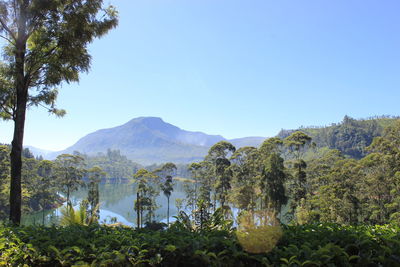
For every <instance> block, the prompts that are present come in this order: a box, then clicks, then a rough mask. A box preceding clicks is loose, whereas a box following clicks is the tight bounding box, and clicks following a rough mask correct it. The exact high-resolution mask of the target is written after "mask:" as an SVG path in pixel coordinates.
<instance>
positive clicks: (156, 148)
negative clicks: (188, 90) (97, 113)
mask: <svg viewBox="0 0 400 267" xmlns="http://www.w3.org/2000/svg"><path fill="white" fill-rule="evenodd" d="M222 140H226V139H225V138H224V137H222V136H220V135H208V134H205V133H202V132H192V131H185V130H183V129H181V128H179V127H177V126H174V125H172V124H170V123H167V122H165V121H164V120H163V119H161V118H159V117H138V118H134V119H132V120H130V121H129V122H127V123H125V124H123V125H120V126H116V127H113V128H108V129H102V130H98V131H96V132H93V133H90V134H88V135H86V136H84V137H83V138H81V139H80V140H79V141H78V142H77V143H76V144H74V145H73V146H71V147H69V148H67V149H66V150H64V151H60V152H56V153H57V154H60V153H72V152H73V151H80V152H81V153H87V154H96V153H98V152H105V151H107V149H118V150H120V151H121V153H122V154H124V155H126V156H127V157H128V158H130V159H132V160H134V161H136V162H139V163H144V164H151V163H160V162H176V163H188V162H193V161H197V160H201V159H202V158H203V157H204V156H205V155H206V154H207V151H208V149H209V147H211V146H212V145H214V144H215V143H217V142H219V141H222ZM240 143H245V142H243V141H242V142H240ZM56 153H55V154H56Z"/></svg>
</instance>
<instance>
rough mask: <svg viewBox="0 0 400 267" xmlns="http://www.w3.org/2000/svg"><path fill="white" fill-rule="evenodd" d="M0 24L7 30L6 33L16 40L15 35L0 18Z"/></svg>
mask: <svg viewBox="0 0 400 267" xmlns="http://www.w3.org/2000/svg"><path fill="white" fill-rule="evenodd" d="M0 24H1V26H2V27H3V29H4V30H6V31H7V32H8V34H9V35H10V36H11V37H12V38H13V39H14V41H17V38H16V37H15V35H14V33H13V32H12V31H11V30H10V28H8V26H7V24H6V23H5V22H4V21H3V19H2V18H0Z"/></svg>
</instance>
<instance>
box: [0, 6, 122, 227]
mask: <svg viewBox="0 0 400 267" xmlns="http://www.w3.org/2000/svg"><path fill="white" fill-rule="evenodd" d="M116 25H117V12H116V11H115V9H114V8H113V7H111V6H110V7H108V8H105V7H104V6H103V1H102V0H61V1H53V0H1V1H0V34H1V38H3V39H4V40H6V42H7V45H6V46H5V47H4V53H5V60H4V62H3V64H2V65H3V67H2V70H1V71H0V74H1V76H5V77H2V78H1V80H7V83H6V85H9V86H8V87H7V88H2V89H1V90H0V92H1V97H0V98H1V99H2V101H3V102H2V103H1V106H2V110H1V111H0V112H1V113H0V114H2V115H4V116H3V117H5V118H8V119H12V120H13V121H14V135H13V141H12V149H11V185H10V220H11V221H12V222H13V223H14V224H19V223H20V220H21V168H22V159H21V153H22V149H23V138H24V129H25V116H26V110H27V107H28V106H38V105H41V106H47V108H48V110H49V112H51V113H54V114H56V115H63V114H64V113H65V112H64V111H62V110H58V109H57V108H56V106H55V102H56V99H57V94H58V90H57V89H56V87H58V86H60V85H61V84H62V83H63V82H67V83H70V82H76V81H78V80H79V73H80V72H87V71H88V70H89V67H90V62H91V57H90V55H89V51H88V49H87V45H88V44H89V43H91V42H92V41H93V40H94V38H99V37H101V36H103V35H104V34H106V33H107V32H108V31H109V30H110V29H112V28H114V27H115V26H116ZM33 89H34V90H33ZM4 91H5V92H4Z"/></svg>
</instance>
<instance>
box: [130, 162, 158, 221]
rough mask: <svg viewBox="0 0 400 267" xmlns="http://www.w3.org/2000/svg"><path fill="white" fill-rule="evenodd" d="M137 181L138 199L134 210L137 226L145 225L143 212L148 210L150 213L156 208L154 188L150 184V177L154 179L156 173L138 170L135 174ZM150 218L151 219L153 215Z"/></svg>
mask: <svg viewBox="0 0 400 267" xmlns="http://www.w3.org/2000/svg"><path fill="white" fill-rule="evenodd" d="M133 177H134V178H135V183H136V200H135V203H134V210H135V211H136V220H137V222H136V223H137V228H142V226H143V221H144V220H143V212H144V211H145V210H148V211H149V212H150V214H151V213H152V212H153V209H155V207H156V204H155V200H154V196H155V194H156V193H155V192H154V188H151V186H150V185H149V179H154V178H155V175H154V174H153V173H151V172H149V171H148V170H146V169H140V170H138V171H137V172H136V173H135V174H134V176H133ZM148 217H150V218H149V220H150V221H151V215H150V216H148Z"/></svg>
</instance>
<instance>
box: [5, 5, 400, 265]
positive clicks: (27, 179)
mask: <svg viewBox="0 0 400 267" xmlns="http://www.w3.org/2000/svg"><path fill="white" fill-rule="evenodd" d="M103 2H104V1H102V0H60V1H52V0H16V1H11V0H0V38H1V40H2V41H1V45H2V60H1V62H0V118H1V119H2V120H4V121H8V122H10V123H12V125H13V131H12V141H11V142H10V143H9V144H3V145H0V266H309V267H311V266H400V242H399V240H400V120H399V118H398V117H390V116H389V117H379V118H372V119H366V120H356V119H353V118H351V117H348V116H346V117H345V118H344V119H343V121H342V122H341V123H339V124H333V125H330V126H328V127H301V128H299V129H296V130H282V131H281V132H280V133H279V134H278V135H277V136H275V137H272V138H268V139H266V140H265V141H264V142H263V143H262V145H261V146H260V147H240V148H236V147H235V146H234V145H232V144H231V143H229V142H228V141H220V142H217V143H216V144H214V145H213V146H211V148H210V149H209V151H208V154H207V155H206V156H205V157H204V159H202V160H201V161H198V162H193V163H191V164H189V165H184V164H179V165H176V164H174V163H173V162H166V163H163V164H159V165H156V164H154V165H151V166H141V165H140V164H137V163H134V162H132V161H131V160H129V159H128V158H127V157H126V156H125V155H122V154H121V153H120V151H118V150H112V149H109V150H107V151H104V152H103V153H99V154H97V155H85V154H82V153H80V152H78V151H77V152H73V153H72V154H61V155H59V156H58V157H57V158H56V159H55V160H52V161H50V160H45V159H43V158H42V157H40V156H39V157H35V156H34V155H33V154H32V153H31V152H30V151H29V149H26V148H24V136H25V135H26V133H28V131H25V130H26V129H25V128H26V120H27V119H29V118H30V117H28V116H27V113H28V112H29V111H30V109H31V108H36V107H40V108H44V109H45V110H46V111H48V112H49V114H53V115H55V116H58V117H63V116H64V115H65V114H66V111H65V110H63V109H60V108H58V106H57V97H58V95H59V90H60V88H62V87H63V86H66V85H69V84H70V83H77V82H79V81H80V76H81V73H87V72H89V70H90V68H91V63H92V56H91V54H90V52H91V51H92V50H91V49H92V48H93V47H90V46H89V45H90V44H92V43H93V42H94V40H96V39H98V38H100V37H103V36H105V35H106V34H107V33H108V32H109V31H111V30H112V29H114V28H116V27H117V25H118V23H119V17H118V16H119V13H118V11H117V10H116V8H115V7H114V6H112V5H106V4H104V3H103ZM149 13H151V12H149ZM188 17H189V16H188ZM235 18H236V16H235ZM168 27H169V26H167V27H166V28H168ZM156 28H157V27H156ZM154 35H156V34H154ZM167 35H168V34H167ZM124 37H127V36H124ZM274 38H275V37H274ZM240 39H242V37H241V38H240ZM125 42H126V41H125ZM128 42H130V41H128ZM131 43H132V42H130V44H131ZM146 46H147V44H144V45H143V46H142V47H143V48H145V47H146ZM172 46H173V45H171V47H172ZM263 49H264V48H263ZM116 50H118V49H114V52H116ZM249 50H250V49H249ZM107 52H108V51H107ZM129 52H132V51H129ZM103 53H104V52H103ZM125 56H126V55H125ZM153 56H154V55H153ZM257 57H258V56H257ZM156 58H159V56H158V55H156ZM150 65H151V64H150ZM107 67H108V69H110V68H109V66H107ZM152 67H153V66H151V69H152ZM117 72H118V74H119V75H120V73H119V72H120V70H118V71H117ZM210 72H212V71H210ZM107 75H108V72H107ZM160 76H162V75H160ZM227 76H231V75H227ZM272 76H273V75H272ZM272 76H271V77H272ZM285 76H286V75H285ZM154 77H158V76H157V75H156V76H153V81H154V80H157V79H158V78H157V79H154ZM313 77H314V76H313ZM154 82H155V81H154ZM246 84H248V83H246ZM260 87H262V86H260ZM111 89H113V90H114V88H113V87H112V88H111ZM97 92H98V91H96V93H97ZM94 94H95V93H94V92H93V95H94ZM110 95H111V94H110ZM117 95H119V96H120V97H121V95H120V94H119V93H118V94H117ZM231 96H232V97H233V94H231ZM123 97H125V96H123ZM153 97H154V96H153ZM126 98H129V97H126ZM77 99H78V97H75V98H74V101H75V100H77ZM119 100H121V99H119ZM130 100H131V99H130ZM152 100H153V99H152ZM296 100H297V99H296ZM86 101H87V102H96V100H92V98H90V99H89V100H86ZM112 101H114V100H112V99H110V101H109V102H108V104H109V103H111V102H112ZM131 101H132V100H131ZM134 101H136V103H138V102H139V101H137V99H134ZM163 102H168V101H163ZM224 102H230V101H226V99H225V101H224ZM299 102H301V101H299ZM96 103H97V102H96ZM115 103H118V104H119V102H117V101H116V102H115ZM232 103H234V102H232ZM130 104H131V103H130ZM160 104H161V103H160V102H159V103H157V104H154V102H153V103H151V105H152V106H156V105H160ZM168 104H170V103H168ZM297 104H298V103H297ZM115 106H116V105H115ZM85 107H86V105H85ZM296 107H297V106H296ZM101 108H104V107H101ZM85 111H86V110H85ZM96 112H97V111H96ZM96 115H97V114H96ZM295 115H296V114H293V116H295ZM114 116H115V115H114ZM98 118H101V116H100V115H98V117H96V119H98ZM259 123H261V122H259ZM154 156H157V155H154ZM178 176H179V177H178ZM178 179H180V180H181V181H183V182H184V190H185V198H184V199H179V201H177V199H175V203H171V196H172V194H173V191H174V183H175V182H176V181H177V180H178ZM103 183H109V184H112V183H119V184H123V185H126V188H134V190H135V192H134V201H130V203H129V204H128V205H127V207H126V209H132V210H133V211H134V212H135V215H136V217H135V218H136V222H135V224H134V226H127V225H124V224H122V223H119V222H117V221H113V222H112V223H102V222H101V221H100V210H101V207H100V206H101V202H100V199H101V195H100V190H99V187H100V185H101V184H103ZM82 187H84V188H86V189H87V196H85V199H83V200H82V201H80V203H78V205H75V203H73V201H72V197H73V194H74V193H75V192H76V191H78V190H79V189H81V188H82ZM159 196H162V197H163V198H164V199H165V202H166V205H167V216H166V222H160V221H157V219H156V216H155V213H156V211H157V209H159V208H160V207H159V206H158V204H157V202H156V198H157V197H159ZM172 205H175V206H176V207H177V210H178V212H177V214H175V216H173V220H172V219H171V218H170V217H171V216H170V215H171V214H170V207H171V206H172ZM55 208H59V210H60V213H61V215H60V218H59V220H58V222H57V223H52V224H46V223H45V213H44V211H47V210H52V209H55ZM37 211H41V212H42V214H43V217H42V220H41V222H36V223H33V224H23V223H21V218H22V217H23V216H24V215H27V214H28V215H29V214H32V213H34V212H37Z"/></svg>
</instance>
